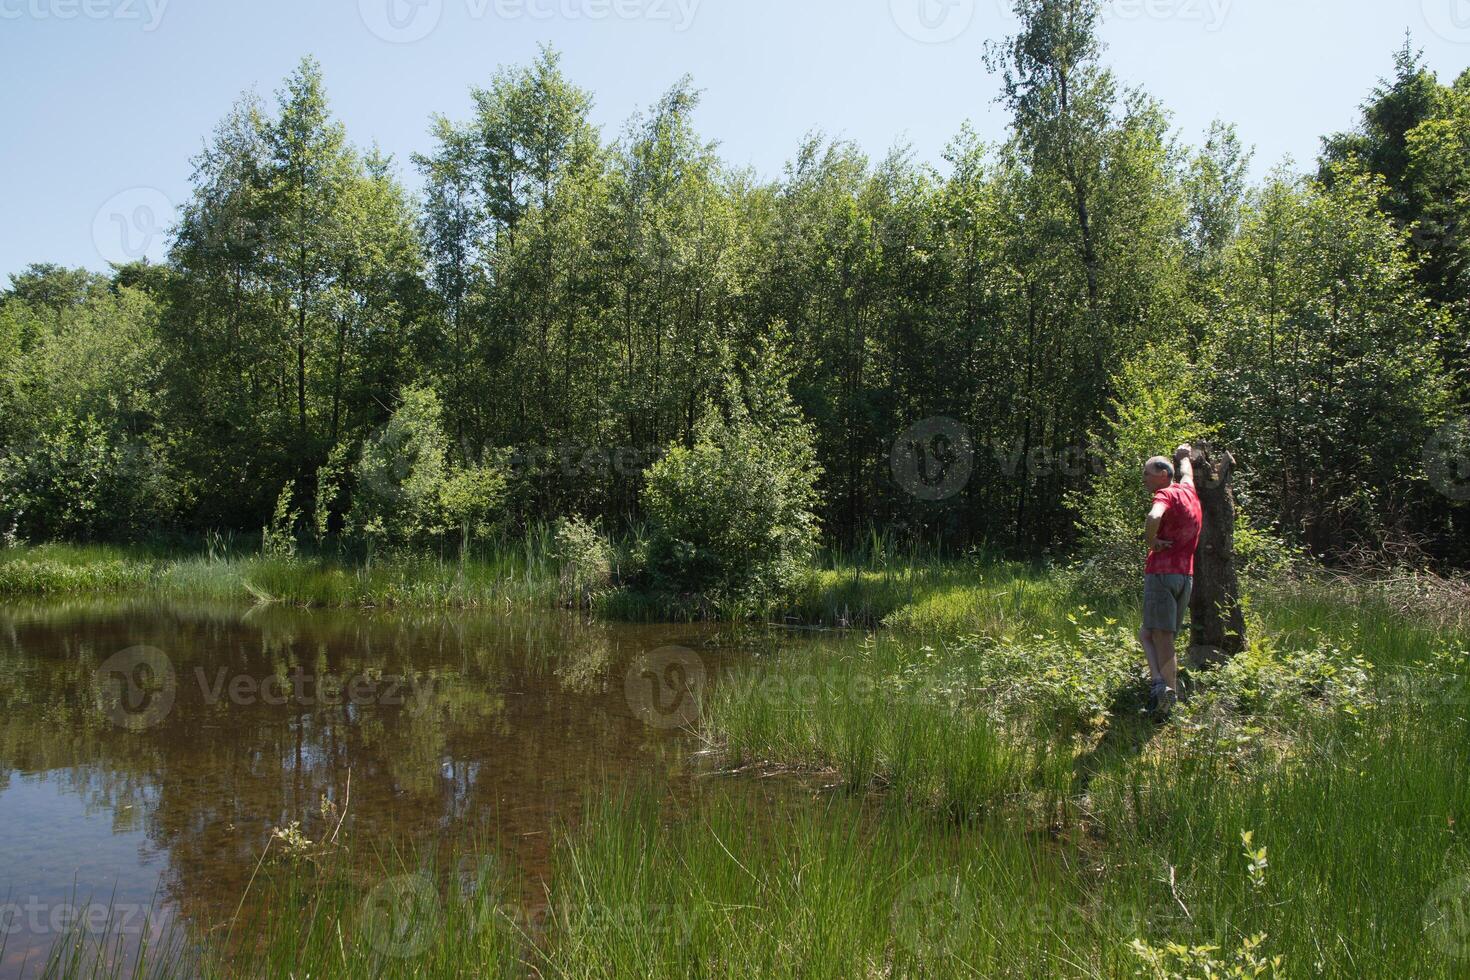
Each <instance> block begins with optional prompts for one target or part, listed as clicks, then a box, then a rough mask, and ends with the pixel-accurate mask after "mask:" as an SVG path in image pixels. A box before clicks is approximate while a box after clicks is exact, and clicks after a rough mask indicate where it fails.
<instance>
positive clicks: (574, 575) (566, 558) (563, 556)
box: [556, 516, 613, 609]
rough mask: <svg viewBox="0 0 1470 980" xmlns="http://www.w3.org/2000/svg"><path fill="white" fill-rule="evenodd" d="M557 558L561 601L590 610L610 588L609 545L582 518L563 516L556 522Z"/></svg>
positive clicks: (610, 563)
mask: <svg viewBox="0 0 1470 980" xmlns="http://www.w3.org/2000/svg"><path fill="white" fill-rule="evenodd" d="M556 557H557V558H558V559H559V560H560V561H561V563H562V564H561V582H560V592H561V598H562V601H563V602H565V603H567V604H569V605H573V606H576V607H577V608H579V609H585V608H591V606H592V603H593V602H594V601H595V600H596V599H597V597H598V596H600V595H602V594H603V593H605V592H607V591H608V589H610V588H611V587H612V571H613V565H612V558H613V555H612V546H611V545H610V544H609V543H608V541H607V538H605V537H603V535H602V534H601V533H600V532H599V531H598V530H597V528H595V527H593V526H592V525H591V524H589V523H588V522H587V521H586V520H584V519H583V518H581V517H578V516H572V517H564V518H562V519H561V520H559V521H557V522H556Z"/></svg>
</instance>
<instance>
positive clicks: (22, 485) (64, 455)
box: [0, 415, 174, 541]
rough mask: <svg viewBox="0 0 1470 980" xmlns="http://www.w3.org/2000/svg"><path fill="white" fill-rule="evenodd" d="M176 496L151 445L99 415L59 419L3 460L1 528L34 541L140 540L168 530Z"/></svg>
mask: <svg viewBox="0 0 1470 980" xmlns="http://www.w3.org/2000/svg"><path fill="white" fill-rule="evenodd" d="M173 495H174V488H173V486H172V484H171V482H170V480H169V477H168V474H167V471H166V469H165V467H164V465H163V463H162V462H161V461H160V460H159V459H158V457H157V455H156V454H155V452H154V450H153V447H152V446H151V445H150V444H149V443H148V442H147V441H145V440H142V439H139V438H136V437H130V436H128V435H126V434H119V433H114V432H111V431H109V429H108V428H107V426H106V425H105V424H104V423H103V422H101V421H99V420H98V419H97V418H96V417H95V416H92V415H87V416H85V417H83V418H80V419H67V418H58V419H56V420H55V421H54V424H53V425H51V426H49V427H42V429H41V431H38V432H37V433H36V434H35V435H34V436H33V437H32V438H31V440H29V441H28V442H26V443H22V444H20V445H17V446H14V447H11V448H10V449H8V450H7V451H6V452H5V453H4V454H3V455H0V525H3V526H4V527H5V528H6V529H7V530H10V529H11V528H14V529H15V530H16V533H18V535H19V536H20V537H22V538H25V539H27V540H43V539H46V538H63V539H70V540H75V541H109V540H122V541H126V540H131V539H137V538H140V537H142V536H144V535H147V534H150V533H156V532H158V531H159V530H160V529H161V528H163V527H164V526H165V525H166V522H167V520H168V519H169V517H170V516H171V515H172V499H173Z"/></svg>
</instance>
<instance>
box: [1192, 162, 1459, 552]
mask: <svg viewBox="0 0 1470 980" xmlns="http://www.w3.org/2000/svg"><path fill="white" fill-rule="evenodd" d="M1381 194H1382V187H1381V186H1380V184H1379V182H1378V181H1377V180H1376V179H1374V178H1371V177H1368V176H1365V175H1363V174H1361V173H1356V172H1353V171H1351V170H1349V169H1346V168H1344V169H1339V170H1338V171H1336V172H1335V175H1334V180H1333V182H1332V184H1331V186H1330V187H1329V186H1323V185H1322V184H1320V183H1318V182H1316V181H1306V182H1302V181H1297V180H1293V179H1291V178H1289V177H1288V176H1286V175H1282V174H1278V175H1277V176H1276V177H1274V178H1273V179H1272V181H1271V182H1270V183H1269V184H1268V185H1267V187H1266V188H1265V189H1264V190H1263V191H1262V192H1261V193H1260V194H1259V195H1258V197H1257V199H1256V200H1255V201H1254V202H1253V203H1252V206H1251V207H1250V208H1249V210H1248V213H1247V216H1246V220H1245V226H1244V230H1243V231H1242V233H1241V236H1240V238H1239V240H1238V241H1237V242H1236V244H1235V246H1234V247H1233V248H1232V250H1231V253H1230V256H1229V258H1228V260H1227V272H1226V302H1225V305H1224V308H1223V310H1222V315H1221V319H1220V320H1219V322H1218V323H1217V324H1216V326H1215V329H1214V331H1213V332H1212V335H1211V341H1210V346H1211V351H1210V356H1211V360H1212V362H1213V363H1214V365H1215V367H1216V370H1217V372H1218V375H1217V377H1216V379H1215V381H1214V383H1212V385H1211V386H1210V388H1209V393H1210V406H1209V411H1210V415H1211V417H1213V418H1216V419H1219V420H1220V423H1221V428H1222V432H1223V433H1224V434H1225V435H1226V437H1227V439H1228V441H1229V442H1230V443H1231V445H1232V446H1234V447H1236V448H1237V451H1236V456H1237V458H1238V460H1239V462H1240V464H1241V466H1242V468H1243V473H1242V480H1243V485H1242V490H1243V493H1245V494H1246V495H1247V505H1248V506H1249V507H1251V508H1252V509H1253V510H1254V511H1255V513H1257V514H1258V515H1260V516H1262V517H1266V518H1267V519H1270V520H1273V521H1275V522H1276V523H1277V524H1278V526H1279V527H1280V528H1281V530H1282V532H1283V533H1285V534H1287V535H1288V536H1289V537H1290V538H1292V539H1293V540H1297V541H1301V542H1303V543H1305V544H1307V545H1308V546H1309V547H1311V548H1312V549H1313V550H1314V551H1316V552H1319V553H1326V552H1332V551H1340V550H1342V549H1345V548H1346V547H1348V546H1350V545H1351V544H1353V543H1360V544H1364V545H1368V546H1370V547H1378V546H1380V545H1381V544H1382V543H1383V538H1384V536H1385V535H1390V534H1404V533H1408V532H1410V531H1411V530H1412V529H1413V528H1415V526H1416V524H1417V522H1416V520H1415V515H1416V513H1418V512H1420V510H1421V509H1422V508H1423V507H1424V505H1425V503H1426V500H1427V498H1428V496H1429V494H1428V488H1427V486H1426V484H1425V480H1424V476H1423V474H1422V472H1421V471H1422V465H1421V463H1420V459H1421V457H1422V454H1423V447H1424V446H1425V444H1426V442H1427V440H1428V438H1429V435H1430V433H1431V432H1432V431H1433V428H1434V426H1435V425H1436V424H1437V422H1438V420H1439V418H1440V417H1441V416H1442V415H1443V413H1444V411H1445V410H1446V407H1447V405H1448V394H1449V387H1448V383H1447V379H1446V375H1445V372H1444V370H1443V367H1442V365H1441V363H1440V362H1439V361H1438V359H1437V357H1436V352H1435V349H1434V345H1433V344H1432V343H1431V341H1432V339H1433V337H1434V335H1435V324H1436V323H1437V322H1438V316H1437V315H1436V313H1435V312H1434V311H1433V310H1432V309H1431V308H1430V307H1429V306H1428V304H1427V303H1426V302H1425V301H1424V300H1423V299H1422V298H1421V297H1420V296H1419V294H1418V290H1417V288H1416V286H1415V283H1414V265H1413V261H1412V259H1411V258H1410V255H1409V252H1408V243H1407V241H1406V238H1405V236H1404V234H1403V233H1402V232H1400V231H1399V230H1398V229H1397V228H1395V226H1394V224H1393V222H1392V220H1391V219H1390V218H1389V217H1388V216H1387V215H1386V214H1384V213H1383V212H1382V211H1380V210H1379V209H1378V204H1377V202H1378V201H1379V200H1380V198H1381Z"/></svg>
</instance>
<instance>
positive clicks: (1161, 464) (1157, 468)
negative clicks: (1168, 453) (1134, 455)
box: [1143, 456, 1174, 480]
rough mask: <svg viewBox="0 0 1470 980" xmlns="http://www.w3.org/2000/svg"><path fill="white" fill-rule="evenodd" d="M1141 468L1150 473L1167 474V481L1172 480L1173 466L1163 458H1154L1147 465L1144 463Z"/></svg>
mask: <svg viewBox="0 0 1470 980" xmlns="http://www.w3.org/2000/svg"><path fill="white" fill-rule="evenodd" d="M1143 468H1144V469H1146V470H1148V471H1150V472H1152V473H1167V474H1169V479H1171V480H1172V479H1174V464H1173V463H1171V462H1169V460H1168V459H1166V458H1165V457H1163V456H1155V457H1154V458H1153V459H1151V460H1149V461H1148V462H1147V463H1144V464H1143Z"/></svg>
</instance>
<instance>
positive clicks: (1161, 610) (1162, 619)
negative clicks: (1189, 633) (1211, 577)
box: [1143, 575, 1194, 633]
mask: <svg viewBox="0 0 1470 980" xmlns="http://www.w3.org/2000/svg"><path fill="white" fill-rule="evenodd" d="M1193 594H1194V577H1193V576H1192V575H1145V576H1144V577H1143V628H1144V629H1146V630H1162V631H1163V632H1165V633H1179V632H1181V631H1183V629H1184V615H1185V613H1187V612H1189V597H1190V596H1191V595H1193Z"/></svg>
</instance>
